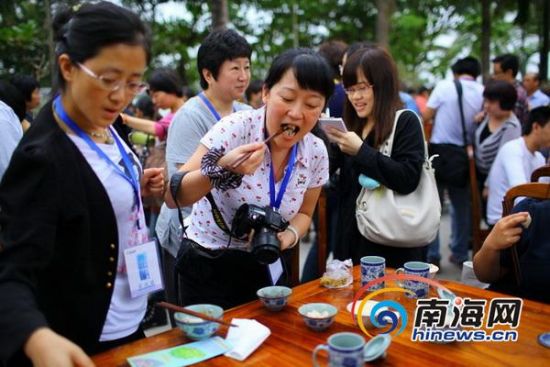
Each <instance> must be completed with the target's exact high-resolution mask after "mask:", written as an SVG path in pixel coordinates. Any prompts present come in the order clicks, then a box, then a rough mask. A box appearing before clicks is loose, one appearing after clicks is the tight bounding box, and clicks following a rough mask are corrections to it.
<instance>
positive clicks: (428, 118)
mask: <svg viewBox="0 0 550 367" xmlns="http://www.w3.org/2000/svg"><path fill="white" fill-rule="evenodd" d="M434 116H435V110H434V109H433V108H430V107H426V110H425V111H424V113H423V114H422V119H423V120H424V121H425V122H428V123H430V124H432V123H433V121H432V119H433V118H434Z"/></svg>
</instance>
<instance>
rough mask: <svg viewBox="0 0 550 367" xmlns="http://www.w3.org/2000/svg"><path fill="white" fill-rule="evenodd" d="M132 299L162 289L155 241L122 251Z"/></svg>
mask: <svg viewBox="0 0 550 367" xmlns="http://www.w3.org/2000/svg"><path fill="white" fill-rule="evenodd" d="M124 260H125V261H126V270H127V274H128V283H129V284H130V294H131V296H132V298H136V297H140V296H143V295H146V294H149V293H151V292H154V291H158V290H160V289H163V288H164V287H163V285H162V277H161V274H160V262H159V257H158V253H157V246H156V244H155V241H150V242H147V243H144V244H143V245H139V246H135V247H131V248H128V249H126V250H124Z"/></svg>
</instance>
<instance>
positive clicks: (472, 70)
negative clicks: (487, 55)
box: [451, 56, 481, 78]
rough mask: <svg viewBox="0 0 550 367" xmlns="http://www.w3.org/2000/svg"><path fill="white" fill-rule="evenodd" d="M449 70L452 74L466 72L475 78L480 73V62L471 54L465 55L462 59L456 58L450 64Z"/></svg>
mask: <svg viewBox="0 0 550 367" xmlns="http://www.w3.org/2000/svg"><path fill="white" fill-rule="evenodd" d="M451 70H452V72H453V73H454V74H458V75H461V74H467V75H470V76H472V77H474V78H477V77H478V76H479V74H481V64H480V63H479V60H478V59H476V58H475V57H473V56H467V57H465V58H463V59H458V60H456V62H455V63H454V64H453V65H452V66H451Z"/></svg>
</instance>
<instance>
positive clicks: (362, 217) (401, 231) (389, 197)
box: [355, 110, 441, 247]
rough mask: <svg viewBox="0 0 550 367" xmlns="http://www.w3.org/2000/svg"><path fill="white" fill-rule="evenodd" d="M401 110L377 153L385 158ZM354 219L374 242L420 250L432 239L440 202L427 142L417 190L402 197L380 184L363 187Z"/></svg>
mask: <svg viewBox="0 0 550 367" xmlns="http://www.w3.org/2000/svg"><path fill="white" fill-rule="evenodd" d="M403 111H407V110H399V111H397V113H396V114H395V121H394V122H393V129H392V132H391V135H390V136H389V137H388V139H387V140H386V141H385V142H384V144H382V146H381V148H380V152H381V153H382V154H384V155H386V156H388V157H389V156H391V152H392V148H393V138H394V135H395V128H396V126H397V121H398V120H399V116H400V115H401V113H402V112H403ZM411 112H413V111H411ZM413 113H414V112H413ZM415 115H416V114H415ZM417 118H418V122H419V123H420V126H421V128H422V134H423V136H424V128H423V126H422V120H421V119H420V117H418V115H417ZM355 216H356V218H357V226H358V228H359V232H361V234H362V235H363V236H364V237H365V238H367V239H369V240H370V241H372V242H374V243H378V244H381V245H386V246H392V247H419V246H425V245H427V244H429V243H430V242H431V241H433V240H434V239H435V237H436V236H437V231H438V229H439V223H440V220H441V203H440V201H439V195H438V192H437V185H436V182H435V176H434V170H433V168H432V163H431V159H430V158H429V157H428V146H427V144H426V141H424V164H423V165H422V172H421V174H420V181H419V183H418V186H417V188H416V190H414V192H412V193H410V194H407V195H401V194H398V193H396V192H394V191H393V190H390V189H388V188H387V187H385V186H382V185H380V186H379V187H378V188H376V189H374V190H368V189H366V188H364V187H363V189H362V190H361V192H360V193H359V196H358V198H357V202H356V210H355Z"/></svg>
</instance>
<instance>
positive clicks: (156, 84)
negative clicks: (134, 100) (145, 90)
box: [147, 68, 183, 98]
mask: <svg viewBox="0 0 550 367" xmlns="http://www.w3.org/2000/svg"><path fill="white" fill-rule="evenodd" d="M147 84H149V90H150V91H151V92H156V91H159V92H165V93H168V94H173V95H176V96H178V97H180V98H181V97H183V89H182V87H183V83H182V81H181V78H180V76H179V75H178V74H177V73H176V72H175V71H174V70H172V69H167V68H160V69H156V70H155V71H153V73H152V74H151V76H150V77H149V79H147Z"/></svg>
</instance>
